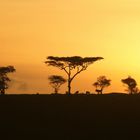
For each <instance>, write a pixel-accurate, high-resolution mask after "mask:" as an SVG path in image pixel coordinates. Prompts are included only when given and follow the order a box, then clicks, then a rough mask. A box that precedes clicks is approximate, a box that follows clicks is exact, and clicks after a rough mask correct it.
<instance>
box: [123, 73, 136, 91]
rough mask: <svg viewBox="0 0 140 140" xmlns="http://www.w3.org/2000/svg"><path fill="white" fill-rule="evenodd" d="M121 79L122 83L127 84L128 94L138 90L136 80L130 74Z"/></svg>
mask: <svg viewBox="0 0 140 140" xmlns="http://www.w3.org/2000/svg"><path fill="white" fill-rule="evenodd" d="M121 81H122V83H124V84H126V85H127V91H128V92H129V94H135V93H136V92H138V88H137V82H136V80H135V79H133V78H132V77H131V76H128V78H126V79H122V80H121Z"/></svg>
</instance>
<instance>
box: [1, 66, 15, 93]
mask: <svg viewBox="0 0 140 140" xmlns="http://www.w3.org/2000/svg"><path fill="white" fill-rule="evenodd" d="M15 71H16V70H15V68H14V67H13V66H7V67H0V94H5V90H6V89H8V87H9V86H8V82H10V81H11V80H10V78H9V77H8V76H7V74H8V73H12V72H15Z"/></svg>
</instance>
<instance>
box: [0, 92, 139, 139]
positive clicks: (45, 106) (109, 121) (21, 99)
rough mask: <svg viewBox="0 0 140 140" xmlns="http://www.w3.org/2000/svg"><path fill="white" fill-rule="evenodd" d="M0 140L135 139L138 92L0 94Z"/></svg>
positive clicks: (137, 128)
mask: <svg viewBox="0 0 140 140" xmlns="http://www.w3.org/2000/svg"><path fill="white" fill-rule="evenodd" d="M0 139H1V140H14V139H18V140H21V139H24V140H28V139H30V140H34V139H38V140H75V139H76V140H100V139H101V140H128V139H132V140H139V139H140V95H123V94H122V95H121V94H118V95H117V94H112V95H71V96H68V95H5V96H0Z"/></svg>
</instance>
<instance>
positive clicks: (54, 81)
mask: <svg viewBox="0 0 140 140" xmlns="http://www.w3.org/2000/svg"><path fill="white" fill-rule="evenodd" d="M48 79H49V81H50V85H51V86H52V88H54V93H55V94H57V93H58V91H59V89H60V87H61V85H63V84H64V83H65V82H66V79H64V78H63V77H62V76H59V75H51V76H49V77H48Z"/></svg>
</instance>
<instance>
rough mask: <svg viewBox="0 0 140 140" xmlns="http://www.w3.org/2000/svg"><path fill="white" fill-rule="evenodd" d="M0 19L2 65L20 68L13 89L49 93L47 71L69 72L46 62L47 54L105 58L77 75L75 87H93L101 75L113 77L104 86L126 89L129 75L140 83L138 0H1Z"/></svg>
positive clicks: (12, 85)
mask: <svg viewBox="0 0 140 140" xmlns="http://www.w3.org/2000/svg"><path fill="white" fill-rule="evenodd" d="M0 19H1V22H0V65H1V66H6V65H14V66H15V68H16V69H17V72H16V73H15V74H12V75H10V76H11V77H12V79H14V81H15V82H14V83H13V84H11V88H10V89H9V90H8V92H9V93H36V92H40V93H50V92H51V91H52V89H51V87H50V86H49V84H48V80H47V77H48V75H49V74H56V72H57V73H58V74H62V75H63V76H64V77H65V76H66V75H65V73H63V72H61V71H59V70H57V68H52V67H46V66H45V64H44V63H43V62H44V61H45V58H46V57H47V56H49V55H53V56H74V55H79V56H83V57H84V56H102V57H104V58H105V59H104V60H103V61H99V62H96V63H95V64H93V65H92V66H90V67H89V68H88V70H87V71H84V72H83V73H81V75H79V76H78V77H77V78H76V79H75V80H74V81H73V84H72V86H73V90H72V91H73V92H74V91H75V90H80V91H81V92H84V91H86V90H89V91H91V92H93V91H94V88H93V87H92V83H93V82H95V80H96V78H97V77H98V76H100V75H106V76H107V77H108V78H110V79H111V80H112V86H110V87H109V88H108V89H106V92H112V91H118V92H119V91H124V88H125V87H123V85H122V83H121V82H120V80H121V79H122V78H126V77H127V76H128V75H131V76H132V77H134V78H135V79H136V81H137V83H138V85H140V64H139V60H140V55H139V53H140V27H139V26H140V1H139V0H113V1H112V0H106V1H105V0H67V1H66V0H0ZM85 83H86V85H85ZM64 91H66V85H64V86H63V87H62V90H61V92H64Z"/></svg>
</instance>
